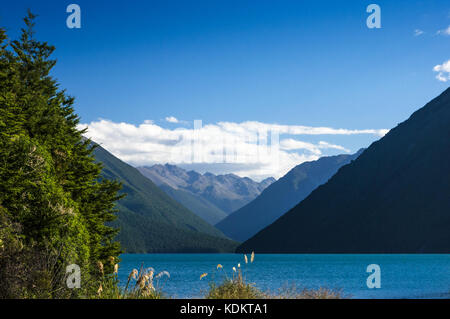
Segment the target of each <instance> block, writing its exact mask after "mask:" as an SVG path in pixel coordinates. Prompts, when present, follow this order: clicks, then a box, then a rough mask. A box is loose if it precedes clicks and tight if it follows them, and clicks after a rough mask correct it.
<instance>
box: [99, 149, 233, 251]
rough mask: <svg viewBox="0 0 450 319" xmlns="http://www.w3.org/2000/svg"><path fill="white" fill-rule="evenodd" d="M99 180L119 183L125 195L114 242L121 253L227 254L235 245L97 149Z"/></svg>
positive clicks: (149, 182) (219, 232)
mask: <svg viewBox="0 0 450 319" xmlns="http://www.w3.org/2000/svg"><path fill="white" fill-rule="evenodd" d="M94 156H95V159H96V160H97V161H98V162H101V163H102V165H103V170H102V177H103V178H106V179H111V180H119V181H120V182H122V184H123V188H122V190H121V191H120V193H122V194H127V196H126V197H125V198H122V199H121V200H119V201H118V202H117V206H116V207H117V210H118V212H117V216H118V217H117V220H116V221H114V222H113V225H114V226H117V227H119V228H120V233H119V235H118V237H117V240H118V241H120V243H121V246H122V248H123V249H124V250H125V252H129V253H158V252H164V253H169V252H184V253H188V252H197V253H199V252H231V251H233V250H234V249H235V248H236V246H237V243H236V242H234V241H231V240H229V239H228V238H226V236H225V235H224V234H223V233H222V232H221V231H219V230H217V229H216V228H214V227H213V226H211V225H210V224H208V223H207V222H205V221H204V220H203V219H201V218H200V217H198V216H197V215H195V214H194V213H193V212H191V211H190V210H188V209H187V208H185V207H184V206H182V205H181V204H179V203H178V202H177V201H175V200H173V199H172V198H171V197H170V196H168V195H167V194H166V193H165V192H164V191H162V190H161V189H160V188H159V187H158V186H156V185H155V184H154V183H153V182H152V181H151V180H150V179H148V178H146V177H144V176H143V175H142V174H141V173H140V172H139V171H138V170H137V169H136V168H134V167H132V166H130V165H128V164H126V163H124V162H123V161H121V160H119V159H118V158H117V157H115V156H113V155H112V154H111V153H109V152H108V151H106V150H105V149H104V148H102V147H101V146H97V148H96V149H95V150H94Z"/></svg>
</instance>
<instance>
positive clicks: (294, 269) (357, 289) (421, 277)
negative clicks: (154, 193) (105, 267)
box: [119, 254, 450, 298]
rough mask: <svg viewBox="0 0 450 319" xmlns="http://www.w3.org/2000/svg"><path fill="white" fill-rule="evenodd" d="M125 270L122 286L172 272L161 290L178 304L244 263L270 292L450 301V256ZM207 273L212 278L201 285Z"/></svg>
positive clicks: (143, 257)
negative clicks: (142, 274) (375, 281)
mask: <svg viewBox="0 0 450 319" xmlns="http://www.w3.org/2000/svg"><path fill="white" fill-rule="evenodd" d="M121 259H122V261H121V263H120V268H119V280H120V285H121V286H124V285H125V284H126V282H127V278H128V275H129V273H130V272H131V271H132V270H133V269H134V268H136V269H138V270H139V268H140V266H141V264H142V263H144V267H153V268H154V269H155V271H156V272H157V273H158V272H160V271H163V270H166V271H168V272H169V273H170V278H169V279H167V278H164V279H163V280H162V281H161V282H160V284H161V285H163V291H164V292H165V293H166V294H167V295H168V296H171V297H174V298H199V297H201V296H202V292H204V291H206V289H207V288H208V281H209V280H211V279H212V278H213V277H215V278H216V281H217V279H220V278H222V277H221V276H223V272H222V270H219V271H217V270H216V266H217V264H222V265H223V271H224V272H226V273H227V274H228V276H231V275H232V273H233V270H232V268H233V267H237V264H238V263H240V264H241V267H242V268H243V269H244V272H245V276H246V278H247V281H248V282H252V283H255V285H256V286H257V287H258V288H260V289H262V290H266V291H276V290H277V289H280V288H282V287H288V286H291V285H293V284H296V285H297V286H300V287H305V288H320V287H324V288H330V289H339V290H341V291H342V293H343V294H344V295H346V296H347V297H350V298H450V255H432V254H430V255H410V254H408V255H398V254H392V255H378V254H375V255H369V254H368V255H360V254H355V255H351V254H342V255H320V254H319V255H317V254H311V255H309V254H261V255H256V256H255V261H254V262H253V263H252V264H250V263H249V264H247V265H246V264H245V262H244V258H243V255H240V254H123V255H121ZM370 264H377V265H379V266H380V268H381V288H372V289H369V288H368V287H367V284H366V280H367V277H368V276H369V275H370V273H367V272H366V269H367V266H368V265H370ZM202 273H208V276H207V277H205V278H203V279H202V280H200V279H199V277H200V275H201V274H202Z"/></svg>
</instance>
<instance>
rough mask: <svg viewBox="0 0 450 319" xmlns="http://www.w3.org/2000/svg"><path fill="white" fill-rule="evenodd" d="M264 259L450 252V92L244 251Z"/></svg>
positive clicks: (375, 145)
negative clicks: (268, 256)
mask: <svg viewBox="0 0 450 319" xmlns="http://www.w3.org/2000/svg"><path fill="white" fill-rule="evenodd" d="M252 250H254V251H255V252H259V253H269V252H270V253H449V252H450V89H447V90H446V91H445V92H443V93H442V94H441V95H440V96H438V97H437V98H435V99H434V100H432V101H431V102H429V103H428V104H427V105H425V107H423V108H421V109H419V110H418V111H416V112H415V113H414V114H412V115H411V117H410V118H409V119H408V120H406V121H405V122H403V123H401V124H399V125H398V126H397V127H395V128H394V129H392V130H391V131H390V132H389V133H388V134H386V135H385V136H384V137H383V138H382V139H380V140H379V141H377V142H375V143H373V144H372V145H371V146H370V147H369V148H368V149H367V150H365V151H364V152H363V153H362V154H361V155H360V156H359V157H358V158H357V159H356V160H355V161H353V162H352V163H350V164H348V165H346V166H344V167H342V168H341V169H340V170H339V171H338V172H337V173H336V174H335V175H334V176H333V177H332V178H331V179H330V180H329V181H328V182H327V183H326V184H324V185H322V186H319V187H318V188H317V189H316V190H314V191H313V192H312V193H311V194H310V195H309V196H308V197H307V198H306V199H304V200H303V201H302V202H301V203H300V204H298V205H297V206H295V207H294V208H293V209H291V210H290V211H289V212H287V213H286V214H285V215H283V216H282V217H280V218H279V219H278V220H277V221H276V222H274V223H273V224H272V225H270V226H268V227H267V228H265V229H263V230H262V231H260V232H259V233H258V234H256V235H255V236H254V237H252V238H250V239H249V240H248V241H246V242H245V243H243V244H242V245H241V246H240V247H238V249H237V251H238V252H248V251H252Z"/></svg>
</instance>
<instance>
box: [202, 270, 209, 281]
mask: <svg viewBox="0 0 450 319" xmlns="http://www.w3.org/2000/svg"><path fill="white" fill-rule="evenodd" d="M206 276H208V274H207V273H206V272H205V273H203V274H201V275H200V280H202V278H204V277H206Z"/></svg>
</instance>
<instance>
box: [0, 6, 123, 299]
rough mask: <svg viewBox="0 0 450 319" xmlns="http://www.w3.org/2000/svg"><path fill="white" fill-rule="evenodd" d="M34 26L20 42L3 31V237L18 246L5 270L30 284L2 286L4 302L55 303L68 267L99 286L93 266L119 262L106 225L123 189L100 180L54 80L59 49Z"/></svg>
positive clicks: (29, 22)
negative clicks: (52, 299)
mask: <svg viewBox="0 0 450 319" xmlns="http://www.w3.org/2000/svg"><path fill="white" fill-rule="evenodd" d="M34 18H35V17H34V16H33V15H32V14H31V13H29V14H28V16H27V17H26V18H25V19H24V21H25V25H26V26H25V28H24V29H23V30H22V35H21V37H20V39H18V40H15V41H8V40H7V38H6V35H5V33H4V31H3V30H0V206H1V207H2V211H1V214H2V218H1V220H0V229H2V233H0V236H4V237H5V236H6V237H7V238H14V240H12V241H8V245H10V246H8V249H7V250H3V251H1V255H0V259H1V260H0V263H6V264H8V265H9V266H8V267H13V266H14V267H17V270H18V273H19V274H21V275H20V276H21V278H26V280H25V281H26V282H27V284H26V285H21V284H18V283H20V282H22V283H23V282H24V281H23V280H22V279H17V280H8V279H5V278H4V277H2V278H0V286H1V290H2V293H3V295H2V296H1V297H21V296H26V297H51V296H55V295H56V294H60V293H61V288H62V286H63V285H64V281H63V280H62V279H63V277H64V274H63V271H62V269H65V266H66V265H68V264H72V263H75V264H78V265H79V266H80V267H81V268H82V273H83V278H86V279H88V278H89V279H90V280H91V281H95V280H96V277H97V276H96V271H94V267H93V266H92V265H96V264H97V262H98V261H102V262H105V261H106V260H107V259H108V258H109V257H111V256H112V257H115V256H118V254H119V246H118V244H117V243H115V242H114V241H113V238H114V236H115V235H116V233H117V231H116V230H114V229H113V228H111V227H109V226H106V225H105V223H107V222H110V221H112V220H114V218H115V215H114V202H115V201H116V200H117V199H118V198H119V197H118V195H117V192H118V190H119V189H120V184H119V183H117V182H111V181H107V180H102V179H101V178H100V172H101V165H99V164H98V163H96V162H95V160H94V158H93V156H92V147H91V146H90V145H91V143H90V141H88V140H85V139H83V137H82V134H83V131H79V130H77V124H78V122H79V120H78V117H77V115H76V114H75V113H74V111H73V107H72V105H73V103H74V99H73V98H72V97H70V96H67V95H66V93H65V91H64V90H61V89H59V85H58V83H57V82H56V81H55V80H54V79H53V78H52V77H51V76H50V72H51V69H52V68H53V66H54V65H55V63H56V61H55V60H51V59H50V55H51V54H52V52H53V50H54V48H53V47H52V46H50V45H48V44H47V43H45V42H39V41H37V40H36V39H35V38H34V35H33V26H34V22H33V21H34ZM11 236H12V237H11ZM0 239H2V240H4V239H3V238H1V237H0ZM15 242H16V243H17V247H22V248H20V249H18V248H17V247H16V246H15V244H14V243H15ZM0 249H1V248H0ZM13 255H14V258H17V260H16V265H13V264H12V263H11V261H12V259H11V258H12V256H13ZM34 259H35V261H33V260H34ZM41 259H42V260H46V261H47V263H48V261H49V260H52V261H53V262H52V265H51V267H50V266H49V265H44V266H45V267H44V266H42V267H41V266H40V265H39V260H41ZM5 260H9V261H8V262H6V261H5ZM20 269H21V271H19V270H20ZM106 271H109V272H111V271H112V267H109V269H106ZM25 274H26V276H25ZM36 274H40V275H39V276H37V275H36ZM1 275H2V276H3V275H5V273H4V272H3V269H2V273H1ZM20 276H19V277H20ZM24 276H25V277H24ZM45 278H52V280H49V281H46V283H45V284H44V283H43V282H42V281H43V280H44V281H45ZM55 278H57V279H58V280H54V279H55ZM30 285H31V286H35V287H38V288H39V289H41V290H42V291H36V289H37V288H36V289H29V287H30ZM85 287H87V286H86V285H85ZM8 291H9V292H10V293H11V295H8ZM56 291H58V293H56ZM58 296H60V295H58Z"/></svg>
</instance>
